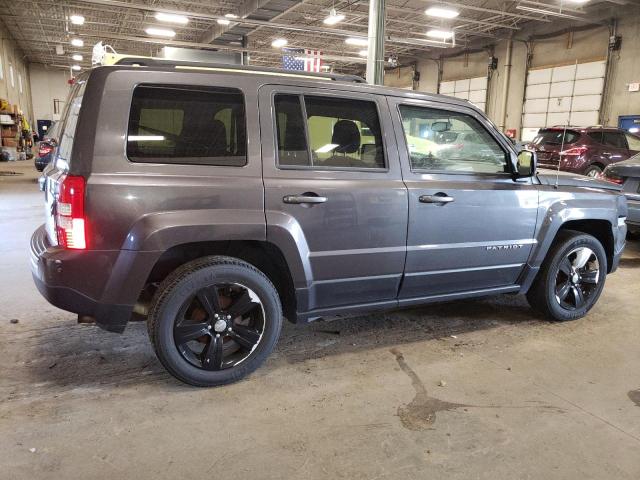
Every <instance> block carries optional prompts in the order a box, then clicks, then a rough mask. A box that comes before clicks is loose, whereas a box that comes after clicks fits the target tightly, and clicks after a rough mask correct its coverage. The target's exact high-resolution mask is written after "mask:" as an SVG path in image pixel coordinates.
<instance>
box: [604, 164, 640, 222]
mask: <svg viewBox="0 0 640 480" xmlns="http://www.w3.org/2000/svg"><path fill="white" fill-rule="evenodd" d="M602 178H603V179H604V180H608V181H609V182H613V183H617V184H618V185H622V193H624V195H625V196H626V197H627V204H628V207H629V215H628V216H627V225H628V228H629V231H630V232H631V233H632V234H635V235H639V234H640V155H636V156H635V157H632V158H630V159H629V160H625V161H624V162H619V163H616V164H614V165H609V166H608V167H607V168H605V169H604V172H602Z"/></svg>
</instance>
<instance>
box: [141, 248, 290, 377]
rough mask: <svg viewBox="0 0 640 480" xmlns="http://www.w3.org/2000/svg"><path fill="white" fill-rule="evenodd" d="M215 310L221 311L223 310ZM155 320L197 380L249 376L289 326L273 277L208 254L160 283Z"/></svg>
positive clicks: (153, 332)
mask: <svg viewBox="0 0 640 480" xmlns="http://www.w3.org/2000/svg"><path fill="white" fill-rule="evenodd" d="M213 292H215V294H214V293H213ZM214 304H215V305H214ZM259 307H261V308H259ZM245 309H248V310H247V313H242V314H240V313H237V312H241V311H244V310H245ZM213 312H218V313H215V318H214V313H213ZM227 314H229V315H227ZM218 316H219V317H220V319H218ZM232 317H233V318H232ZM245 317H246V318H245ZM216 319H218V320H216ZM219 324H220V325H219ZM147 327H148V331H149V337H150V339H151V343H152V345H153V348H154V350H155V352H156V355H157V357H158V359H159V360H160V362H161V363H162V365H163V366H164V367H165V368H166V369H167V371H168V372H169V373H170V374H171V375H173V376H174V377H176V378H177V379H178V380H180V381H182V382H185V383H188V384H190V385H194V386H197V387H212V386H217V385H225V384H228V383H232V382H236V381H238V380H240V379H241V378H243V377H245V376H247V375H248V374H250V373H251V372H253V371H254V370H256V369H257V368H258V367H259V366H260V365H261V364H262V363H263V362H264V361H265V359H266V358H267V357H268V356H269V354H270V353H271V351H272V350H273V348H274V346H275V344H276V342H277V340H278V337H279V335H280V330H281V328H282V306H281V304H280V298H279V296H278V292H277V291H276V289H275V287H274V286H273V284H272V283H271V281H270V280H269V279H268V278H267V277H266V275H264V273H262V272H261V271H259V270H258V269H256V268H255V267H254V266H253V265H250V264H249V263H246V262H243V261H241V260H238V259H236V258H231V257H222V256H211V257H203V258H200V259H198V260H194V261H192V262H189V263H187V264H185V265H183V266H181V267H180V268H178V269H177V270H175V271H174V272H172V273H171V274H170V275H169V276H168V277H167V278H166V279H165V280H164V281H163V282H162V283H161V284H160V286H159V287H158V290H157V291H156V293H155V295H154V298H153V300H152V303H151V308H150V311H149V316H148V319H147ZM192 337H193V338H192ZM200 346H202V352H200V353H198V349H199V348H200ZM225 359H226V363H225ZM205 362H207V363H205Z"/></svg>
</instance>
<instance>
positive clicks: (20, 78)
mask: <svg viewBox="0 0 640 480" xmlns="http://www.w3.org/2000/svg"><path fill="white" fill-rule="evenodd" d="M18 89H19V90H20V93H21V94H22V74H21V73H18Z"/></svg>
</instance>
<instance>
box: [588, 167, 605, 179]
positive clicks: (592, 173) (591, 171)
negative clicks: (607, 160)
mask: <svg viewBox="0 0 640 480" xmlns="http://www.w3.org/2000/svg"><path fill="white" fill-rule="evenodd" d="M601 173H602V168H600V167H599V166H598V165H589V167H587V169H586V170H585V171H584V174H585V175H586V176H587V177H597V176H598V175H600V174H601Z"/></svg>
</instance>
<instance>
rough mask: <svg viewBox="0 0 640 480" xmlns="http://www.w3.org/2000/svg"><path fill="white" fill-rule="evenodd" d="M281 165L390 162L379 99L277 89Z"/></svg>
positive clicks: (359, 165)
mask: <svg viewBox="0 0 640 480" xmlns="http://www.w3.org/2000/svg"><path fill="white" fill-rule="evenodd" d="M274 104H275V112H276V127H277V141H278V162H279V164H280V165H288V166H294V165H297V166H309V167H323V168H331V167H339V168H384V166H385V161H384V147H383V143H382V132H381V130H380V121H379V119H378V110H377V108H376V104H375V103H374V102H368V101H362V100H353V99H346V98H333V97H314V96H308V95H304V96H302V95H300V96H298V95H276V97H275V101H274Z"/></svg>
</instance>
